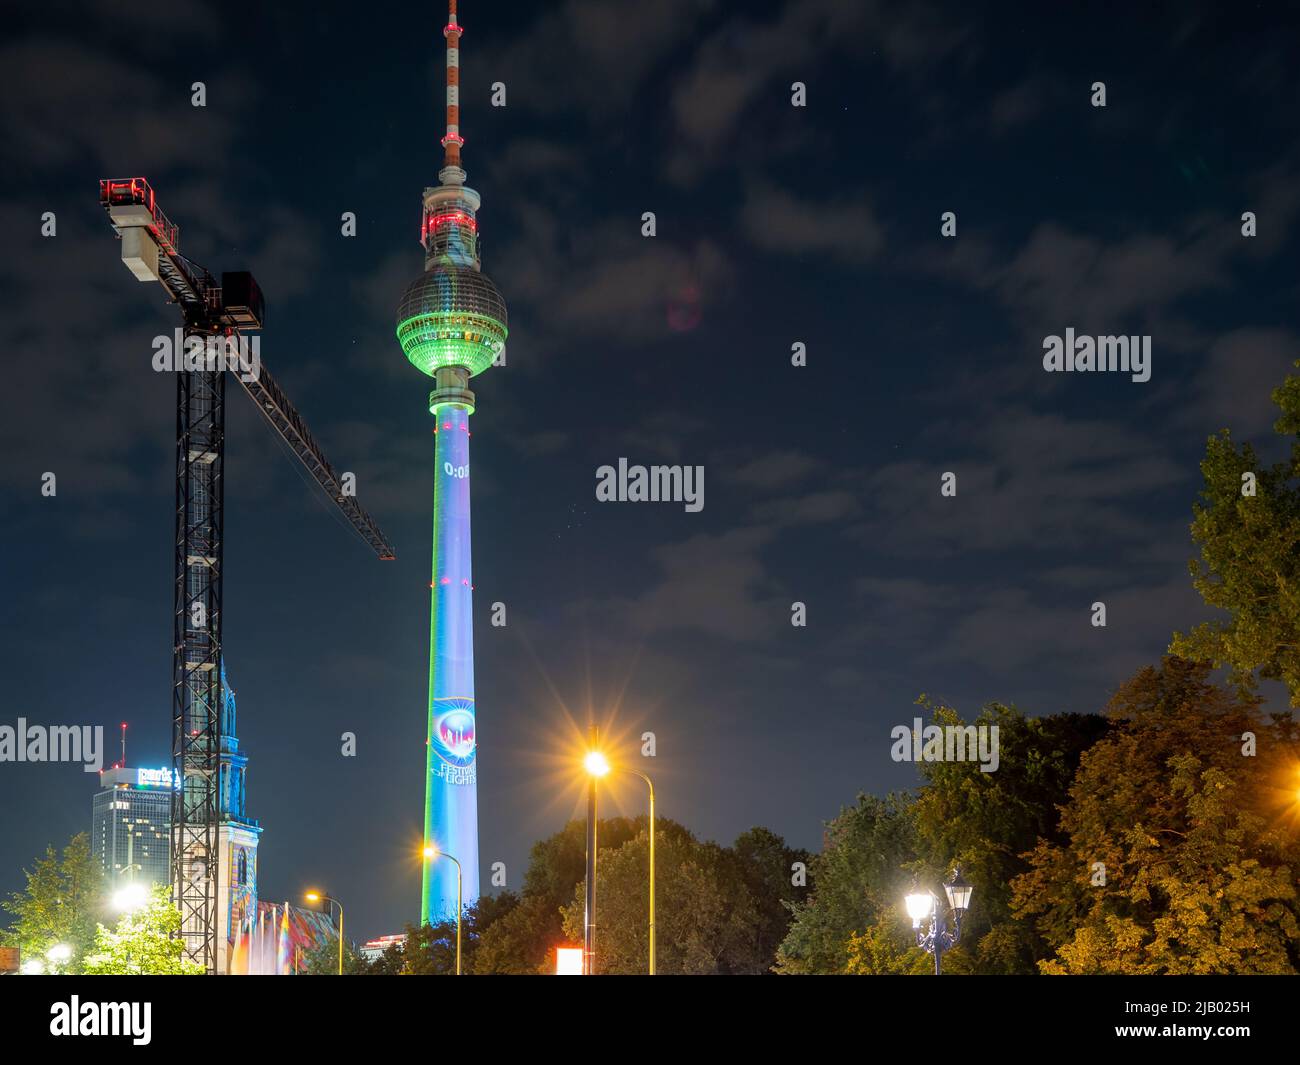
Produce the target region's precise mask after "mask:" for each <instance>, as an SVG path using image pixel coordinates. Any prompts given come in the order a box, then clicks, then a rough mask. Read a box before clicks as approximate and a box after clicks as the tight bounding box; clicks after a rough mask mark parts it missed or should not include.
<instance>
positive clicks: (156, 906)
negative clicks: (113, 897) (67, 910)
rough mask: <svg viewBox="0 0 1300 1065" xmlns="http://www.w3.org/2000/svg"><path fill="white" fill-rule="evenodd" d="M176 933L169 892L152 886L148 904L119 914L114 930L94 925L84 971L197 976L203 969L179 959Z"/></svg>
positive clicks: (175, 912) (178, 923)
mask: <svg viewBox="0 0 1300 1065" xmlns="http://www.w3.org/2000/svg"><path fill="white" fill-rule="evenodd" d="M180 930H181V912H180V910H178V909H177V908H176V907H175V906H173V905H172V901H171V896H170V889H169V888H168V887H167V886H166V885H163V884H160V885H156V886H155V887H154V888H153V889H152V890H151V891H150V893H149V900H148V902H147V903H146V904H145V905H143V906H141V907H140V908H139V909H137V910H133V911H131V912H129V913H125V914H123V915H122V917H121V918H120V919H119V920H118V922H117V927H116V928H115V929H113V930H111V931H110V930H109V929H107V928H105V927H104V926H103V925H102V924H101V925H99V926H98V928H97V929H96V931H95V943H94V946H93V947H92V948H91V950H90V953H89V954H88V955H87V957H86V961H85V965H84V967H83V968H84V971H85V972H86V973H88V974H90V975H93V976H201V975H203V966H201V965H199V964H198V963H196V962H192V961H186V960H185V959H184V958H183V957H182V955H183V954H184V952H185V944H184V942H183V941H182V940H181V938H180V935H179V933H180Z"/></svg>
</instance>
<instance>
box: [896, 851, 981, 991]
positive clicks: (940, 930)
mask: <svg viewBox="0 0 1300 1065" xmlns="http://www.w3.org/2000/svg"><path fill="white" fill-rule="evenodd" d="M943 890H944V893H945V894H946V895H947V896H948V906H949V908H950V909H951V910H952V928H951V929H949V928H948V925H947V921H946V920H945V918H944V914H943V911H942V910H941V909H940V907H939V905H938V902H939V900H938V899H937V898H936V897H935V895H934V892H932V891H928V890H924V891H923V890H920V889H916V890H913V891H912V892H911V893H910V894H909V895H908V896H907V897H906V898H905V899H904V900H903V905H904V906H905V907H906V909H907V916H908V917H910V918H912V927H913V928H914V929H915V930H916V945H917V946H918V947H920V948H921V949H922V950H924V951H925V952H926V953H927V954H933V955H934V975H935V976H938V975H939V973H940V968H941V964H942V958H943V952H944V951H945V950H949V949H951V948H952V947H954V946H956V944H957V941H958V940H959V939H960V938H961V919H962V917H963V916H964V915H965V913H966V910H967V909H969V907H970V898H971V895H972V894H973V893H974V891H975V889H974V887H972V886H971V885H970V884H969V883H968V882H967V881H966V880H965V879H964V878H963V877H962V875H961V870H960V869H954V870H953V872H952V876H951V877H949V879H948V882H947V883H946V884H944V885H943ZM926 918H929V925H928V926H925V927H923V923H924V922H925V920H926Z"/></svg>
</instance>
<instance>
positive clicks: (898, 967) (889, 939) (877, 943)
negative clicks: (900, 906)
mask: <svg viewBox="0 0 1300 1065" xmlns="http://www.w3.org/2000/svg"><path fill="white" fill-rule="evenodd" d="M845 954H846V957H847V961H846V962H845V965H844V972H845V973H846V974H848V975H849V976H926V975H928V974H930V973H932V972H934V959H933V958H931V956H930V955H929V954H927V953H926V952H925V951H923V950H922V949H921V948H920V947H918V946H917V945H916V934H915V932H913V931H912V926H911V925H910V924H909V923H908V922H907V920H906V919H904V918H902V917H899V916H897V915H889V914H881V915H880V917H878V918H877V919H876V922H875V923H874V924H872V925H869V926H868V927H867V928H866V930H865V931H862V932H852V933H850V934H849V941H848V944H847V946H846V949H845Z"/></svg>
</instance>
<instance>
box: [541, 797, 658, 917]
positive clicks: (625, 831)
mask: <svg viewBox="0 0 1300 1065" xmlns="http://www.w3.org/2000/svg"><path fill="white" fill-rule="evenodd" d="M636 834H637V826H636V824H635V823H634V822H633V821H632V820H631V819H629V818H626V817H607V818H603V819H602V820H600V821H599V822H598V823H597V838H598V840H599V841H600V846H601V848H602V849H603V848H605V847H610V848H613V849H617V848H619V847H621V846H622V845H623V844H624V843H626V842H627V841H628V840H630V839H631V838H632V837H633V836H635V835H636ZM586 875H587V823H586V822H585V821H570V822H569V823H568V824H566V825H565V826H564V828H562V829H561V830H560V831H559V832H557V833H555V835H553V836H549V837H547V838H546V839H543V840H539V841H538V842H537V843H534V844H533V849H532V851H530V852H529V856H528V871H527V872H526V873H525V874H524V894H525V895H540V896H543V897H544V898H547V899H550V900H551V902H552V903H554V904H555V908H556V910H559V909H560V908H561V907H563V906H567V905H568V904H569V900H570V899H572V898H573V886H574V885H575V884H578V883H581V882H582V880H583V879H584V878H585V877H586Z"/></svg>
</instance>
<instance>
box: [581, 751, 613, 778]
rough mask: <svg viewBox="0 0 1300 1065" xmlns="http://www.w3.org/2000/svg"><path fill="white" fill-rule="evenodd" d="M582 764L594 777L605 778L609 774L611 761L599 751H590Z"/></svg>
mask: <svg viewBox="0 0 1300 1065" xmlns="http://www.w3.org/2000/svg"><path fill="white" fill-rule="evenodd" d="M582 764H583V765H584V766H585V767H586V769H587V772H588V773H589V774H590V775H591V776H593V777H603V776H605V775H606V774H607V773H608V772H609V760H608V759H607V758H606V757H605V756H604V755H603V754H601V753H600V752H599V751H589V752H588V753H587V757H586V758H585V759H583V763H582Z"/></svg>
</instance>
